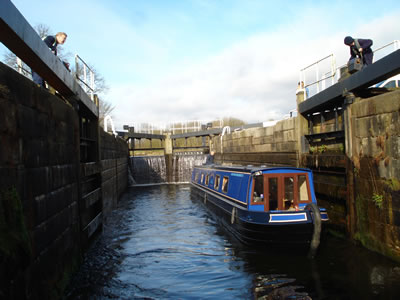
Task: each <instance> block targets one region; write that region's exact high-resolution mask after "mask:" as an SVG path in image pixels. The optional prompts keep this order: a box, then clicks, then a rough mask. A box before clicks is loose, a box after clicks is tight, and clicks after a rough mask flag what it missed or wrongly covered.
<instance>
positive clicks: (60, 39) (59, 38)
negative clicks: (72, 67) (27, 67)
mask: <svg viewBox="0 0 400 300" xmlns="http://www.w3.org/2000/svg"><path fill="white" fill-rule="evenodd" d="M66 40H67V34H66V33H65V32H58V33H57V34H56V35H49V36H46V37H45V38H44V39H43V42H45V44H46V45H47V47H49V49H50V50H51V52H53V53H54V55H57V46H58V45H62V44H64V43H65V41H66ZM63 63H64V65H65V67H66V68H67V69H68V70H69V63H66V62H63ZM32 80H33V82H35V83H36V84H38V85H40V86H42V87H46V85H45V82H44V80H43V78H42V77H40V76H39V74H38V73H36V72H34V71H33V70H32Z"/></svg>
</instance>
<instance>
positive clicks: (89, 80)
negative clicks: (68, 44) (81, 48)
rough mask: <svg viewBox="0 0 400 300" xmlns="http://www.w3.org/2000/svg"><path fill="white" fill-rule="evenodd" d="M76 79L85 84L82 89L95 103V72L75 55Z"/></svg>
mask: <svg viewBox="0 0 400 300" xmlns="http://www.w3.org/2000/svg"><path fill="white" fill-rule="evenodd" d="M81 65H82V66H81ZM81 77H82V79H81ZM75 78H76V79H77V81H78V82H79V83H82V84H83V86H82V85H81V86H82V88H83V89H84V91H85V92H86V93H87V94H88V95H89V94H90V99H92V101H94V90H95V84H94V72H93V70H92V69H91V68H90V67H89V66H88V65H87V63H86V62H85V61H84V60H83V59H82V58H81V57H80V56H79V55H78V54H75Z"/></svg>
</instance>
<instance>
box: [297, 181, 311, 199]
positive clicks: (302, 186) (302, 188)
mask: <svg viewBox="0 0 400 300" xmlns="http://www.w3.org/2000/svg"><path fill="white" fill-rule="evenodd" d="M297 182H298V187H299V190H298V199H299V200H300V201H306V202H307V201H309V198H308V188H307V177H306V175H299V177H298V179H297Z"/></svg>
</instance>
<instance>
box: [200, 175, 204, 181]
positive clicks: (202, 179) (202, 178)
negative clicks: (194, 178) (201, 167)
mask: <svg viewBox="0 0 400 300" xmlns="http://www.w3.org/2000/svg"><path fill="white" fill-rule="evenodd" d="M200 183H204V174H203V173H201V178H200Z"/></svg>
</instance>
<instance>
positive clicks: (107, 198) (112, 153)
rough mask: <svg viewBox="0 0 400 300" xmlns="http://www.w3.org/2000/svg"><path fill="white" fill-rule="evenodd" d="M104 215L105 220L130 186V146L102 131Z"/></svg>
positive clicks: (101, 162)
mask: <svg viewBox="0 0 400 300" xmlns="http://www.w3.org/2000/svg"><path fill="white" fill-rule="evenodd" d="M100 153H101V161H100V165H101V177H102V185H101V189H102V198H103V215H104V217H105V219H106V218H107V215H108V214H109V213H110V212H111V210H112V209H113V208H115V207H116V205H117V202H118V199H119V198H120V197H121V195H122V193H123V192H124V191H125V190H126V188H127V186H128V145H127V143H126V142H125V141H124V140H123V139H121V138H119V137H114V135H112V134H109V133H107V132H104V131H103V130H102V129H100Z"/></svg>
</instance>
